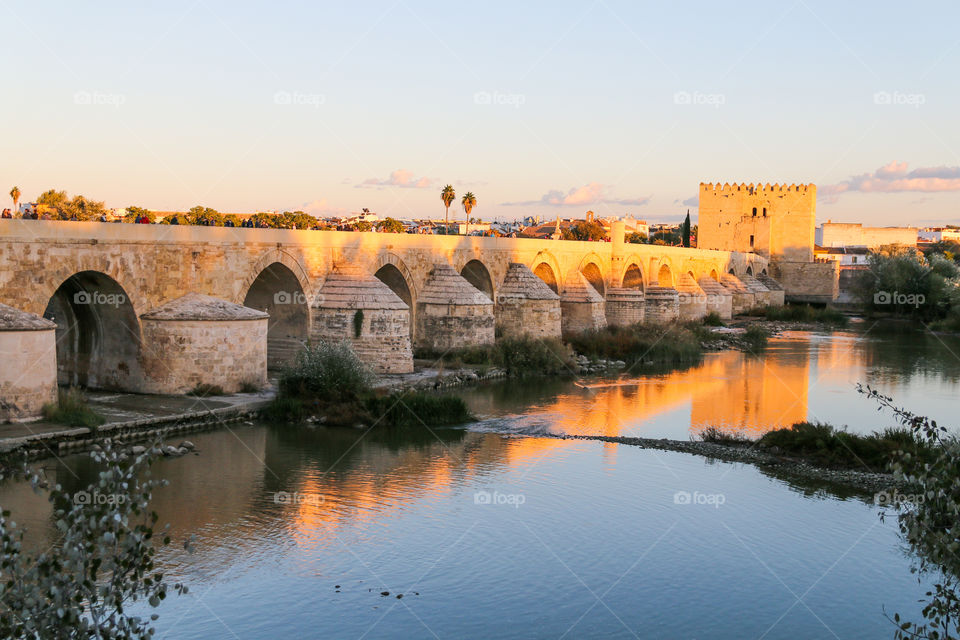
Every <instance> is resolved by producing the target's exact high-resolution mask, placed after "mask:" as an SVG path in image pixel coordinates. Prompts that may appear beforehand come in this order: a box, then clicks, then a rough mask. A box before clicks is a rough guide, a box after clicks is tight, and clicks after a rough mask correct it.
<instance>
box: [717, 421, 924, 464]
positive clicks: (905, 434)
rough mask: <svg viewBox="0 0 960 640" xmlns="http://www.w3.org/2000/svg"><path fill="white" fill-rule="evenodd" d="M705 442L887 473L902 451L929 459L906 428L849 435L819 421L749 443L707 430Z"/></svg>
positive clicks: (730, 434) (917, 440) (806, 423)
mask: <svg viewBox="0 0 960 640" xmlns="http://www.w3.org/2000/svg"><path fill="white" fill-rule="evenodd" d="M699 437H700V439H701V440H702V441H704V442H711V443H713V444H721V445H726V446H756V447H757V448H759V449H764V450H767V451H769V452H772V453H776V454H778V455H784V456H795V457H797V458H802V459H803V460H805V461H807V462H809V463H810V464H813V465H816V466H818V467H825V468H828V469H855V470H866V471H872V472H886V471H888V470H889V466H890V465H891V464H892V463H893V462H894V461H895V460H896V459H897V458H898V456H899V455H900V453H901V452H907V453H909V454H911V455H912V456H914V457H917V458H920V459H928V458H929V457H930V455H931V452H930V450H929V448H928V446H927V445H926V444H925V443H924V442H922V441H921V440H920V439H918V438H917V437H916V436H915V435H914V434H913V432H911V431H910V430H909V429H905V428H896V429H885V430H883V431H877V432H874V433H872V434H868V435H862V434H858V433H849V432H847V431H843V430H841V429H837V428H835V427H833V426H831V425H828V424H822V423H819V422H798V423H796V424H794V425H793V426H790V427H786V428H784V429H775V430H773V431H768V432H767V433H765V434H763V436H761V437H760V438H759V439H756V440H752V439H750V438H748V437H746V436H744V435H743V434H740V433H727V432H724V431H723V430H721V429H717V428H715V427H710V428H707V429H705V430H704V431H702V432H701V433H700V434H699Z"/></svg>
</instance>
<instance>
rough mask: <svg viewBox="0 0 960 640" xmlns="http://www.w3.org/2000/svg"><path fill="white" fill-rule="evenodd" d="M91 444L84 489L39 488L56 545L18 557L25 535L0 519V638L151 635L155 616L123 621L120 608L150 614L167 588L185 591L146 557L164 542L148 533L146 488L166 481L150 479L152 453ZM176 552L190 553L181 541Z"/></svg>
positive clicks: (33, 476) (152, 519) (33, 477)
mask: <svg viewBox="0 0 960 640" xmlns="http://www.w3.org/2000/svg"><path fill="white" fill-rule="evenodd" d="M101 446H102V447H103V449H102V451H95V452H93V453H91V457H92V458H93V460H94V462H95V463H96V464H97V465H98V466H99V467H100V473H99V474H98V476H97V480H96V481H95V482H94V483H93V484H91V485H90V486H88V487H86V488H85V489H84V490H81V491H78V492H76V493H72V494H71V493H68V492H67V491H65V490H64V489H62V488H61V487H60V485H57V486H55V487H54V488H53V489H47V493H48V497H49V500H50V502H51V503H52V505H53V521H54V522H55V523H56V527H57V534H58V545H57V546H58V548H56V549H44V550H43V551H41V552H39V553H32V552H28V551H27V550H25V548H24V540H25V538H26V536H25V533H26V532H25V531H24V530H23V529H17V528H16V524H15V523H14V522H12V521H10V520H9V519H8V518H9V517H10V512H9V511H2V512H0V569H2V575H3V584H2V595H3V597H2V598H0V636H2V637H4V638H14V637H15V638H138V639H146V638H151V637H153V630H152V629H151V628H150V622H151V620H155V619H156V615H153V616H151V617H150V619H142V618H140V617H138V616H133V615H130V614H129V613H127V611H126V608H127V607H128V606H129V604H130V603H131V602H133V601H135V600H145V601H146V602H148V603H149V604H150V606H152V607H157V606H159V604H160V602H161V601H162V600H163V599H164V598H166V596H167V593H168V591H170V590H171V588H172V590H173V591H175V592H176V593H178V594H183V593H187V587H186V586H185V585H182V584H179V583H178V584H173V585H170V584H169V583H167V582H166V581H164V576H163V573H162V572H161V571H159V570H158V569H157V567H156V565H155V560H154V556H155V554H156V549H155V544H157V541H159V543H160V545H168V544H169V543H170V537H169V535H168V533H167V532H166V530H165V529H161V530H160V531H159V532H157V531H155V530H154V527H155V526H156V523H157V514H156V513H155V512H153V511H151V510H150V501H151V498H152V496H153V490H154V489H156V488H159V487H162V486H164V485H165V484H166V482H165V481H163V480H153V479H151V478H150V472H149V467H150V465H151V463H152V462H153V461H154V460H155V459H156V458H157V457H158V456H159V455H160V450H159V449H158V448H157V447H151V448H150V449H149V450H148V451H146V452H144V453H141V454H139V455H133V453H132V452H127V451H121V450H118V449H115V448H113V446H112V445H111V444H110V442H109V440H107V441H105V442H103V443H101ZM24 474H25V475H26V477H27V478H28V479H29V481H30V483H31V485H32V486H33V488H34V490H35V491H41V490H44V489H45V487H46V484H45V482H44V481H43V480H42V478H41V476H40V475H39V474H37V473H35V472H33V471H31V470H29V469H24ZM98 497H105V498H109V499H106V500H100V499H97V498H98ZM161 532H162V536H157V535H155V534H156V533H161ZM26 539H29V538H26ZM184 546H185V547H186V548H187V549H188V550H190V543H189V542H188V543H187V544H185V545H184Z"/></svg>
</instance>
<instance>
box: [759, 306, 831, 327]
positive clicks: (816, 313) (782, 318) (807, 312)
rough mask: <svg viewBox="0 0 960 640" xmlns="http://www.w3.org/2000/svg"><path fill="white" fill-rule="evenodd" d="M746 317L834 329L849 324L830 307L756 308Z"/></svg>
mask: <svg viewBox="0 0 960 640" xmlns="http://www.w3.org/2000/svg"><path fill="white" fill-rule="evenodd" d="M747 315H749V316H754V317H759V318H766V319H767V320H773V321H777V322H804V323H810V324H826V325H830V326H834V327H845V326H847V324H849V320H848V318H847V316H845V315H844V314H843V313H841V312H840V311H838V310H836V309H833V308H831V307H814V306H812V305H809V304H785V305H783V306H779V307H776V306H768V307H757V308H756V309H751V310H750V311H748V312H747Z"/></svg>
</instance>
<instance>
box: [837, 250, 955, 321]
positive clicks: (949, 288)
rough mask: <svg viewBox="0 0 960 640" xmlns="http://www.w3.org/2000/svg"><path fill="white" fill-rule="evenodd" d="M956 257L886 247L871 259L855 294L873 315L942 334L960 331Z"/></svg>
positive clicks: (861, 275) (860, 278)
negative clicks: (910, 322) (899, 319)
mask: <svg viewBox="0 0 960 640" xmlns="http://www.w3.org/2000/svg"><path fill="white" fill-rule="evenodd" d="M955 258H956V256H953V255H952V254H949V252H948V253H947V254H940V253H935V252H928V254H927V255H924V254H923V253H921V252H920V251H918V250H916V249H912V248H905V247H885V248H883V249H881V250H880V251H877V252H875V253H872V254H871V255H870V256H869V262H868V267H867V269H866V270H865V271H864V272H863V273H862V274H860V277H859V278H858V279H857V282H856V285H855V290H854V293H855V294H856V295H857V296H858V297H859V298H860V301H861V302H862V303H863V306H864V309H865V310H866V311H867V313H869V314H871V315H877V314H892V315H896V316H901V317H906V318H910V319H912V320H915V321H919V322H921V323H923V324H925V325H927V326H929V327H930V328H931V329H934V330H939V331H957V330H960V267H958V265H957V263H956V261H955Z"/></svg>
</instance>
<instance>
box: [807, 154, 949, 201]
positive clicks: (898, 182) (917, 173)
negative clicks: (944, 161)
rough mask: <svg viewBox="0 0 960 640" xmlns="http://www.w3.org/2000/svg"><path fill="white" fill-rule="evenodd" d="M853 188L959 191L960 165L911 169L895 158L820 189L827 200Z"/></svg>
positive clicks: (874, 190)
mask: <svg viewBox="0 0 960 640" xmlns="http://www.w3.org/2000/svg"><path fill="white" fill-rule="evenodd" d="M850 191H860V192H863V193H878V192H879V193H896V192H901V191H919V192H923V193H934V192H938V191H960V167H947V166H940V167H921V168H920V169H914V170H913V171H910V170H909V169H908V167H907V163H906V162H896V161H894V162H891V163H890V164H887V165H884V166H882V167H880V168H879V169H877V170H876V171H874V172H873V173H864V174H861V175H857V176H851V177H850V178H849V179H847V180H844V181H842V182H838V183H836V184H828V185H825V186H823V187H820V188H819V189H818V190H817V192H818V194H819V195H821V196H823V202H824V203H826V204H831V203H834V202H836V201H837V200H838V199H839V197H840V194H843V193H847V192H850Z"/></svg>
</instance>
